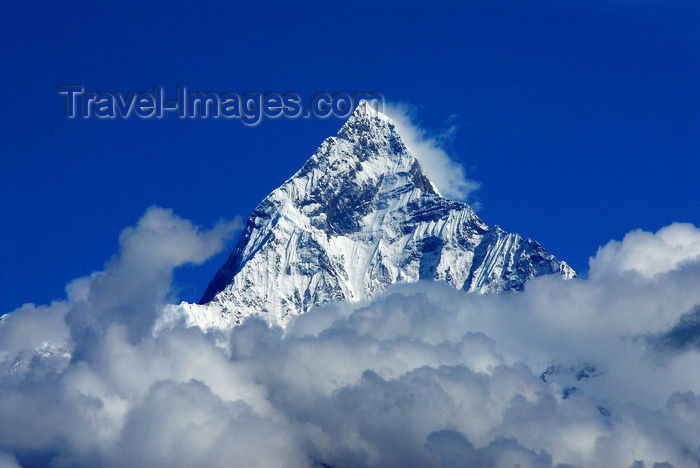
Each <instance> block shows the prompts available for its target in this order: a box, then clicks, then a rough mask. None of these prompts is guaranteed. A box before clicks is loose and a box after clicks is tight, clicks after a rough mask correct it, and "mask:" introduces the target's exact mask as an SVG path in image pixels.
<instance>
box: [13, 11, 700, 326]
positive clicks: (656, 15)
mask: <svg viewBox="0 0 700 468" xmlns="http://www.w3.org/2000/svg"><path fill="white" fill-rule="evenodd" d="M698 25H700V3H698V2H695V1H686V2H683V1H678V2H668V1H661V0H659V1H644V2H632V1H614V0H610V1H590V0H586V1H570V2H560V1H554V0H552V1H535V2H520V1H506V2H500V1H494V2H481V1H478V2H477V1H467V2H430V3H428V2H410V1H409V2H353V3H350V2H328V1H327V2H306V3H301V4H295V3H290V2H252V1H251V2H228V1H227V2H164V1H163V2H141V1H138V2H137V1H133V2H132V1H122V2H86V1H70V2H58V1H42V2H37V1H20V2H17V1H4V2H3V3H2V5H0V53H1V54H2V56H1V58H2V62H1V63H2V67H0V82H1V84H2V88H3V89H2V93H0V109H2V113H1V114H0V120H1V127H0V154H1V155H2V166H1V168H0V186H1V188H0V190H1V191H2V192H1V193H2V205H1V208H0V209H1V212H0V215H1V219H0V223H1V224H0V225H1V235H2V237H1V239H0V240H1V245H0V249H1V250H0V253H1V256H2V257H1V261H2V263H1V264H0V268H1V270H0V275H1V276H0V282H1V284H2V286H1V288H0V290H1V293H2V296H1V297H0V305H2V311H0V312H7V311H10V310H12V309H14V308H15V307H18V306H19V305H21V304H22V303H24V302H36V303H46V302H48V301H50V300H51V299H55V298H61V297H63V288H64V286H65V284H66V282H67V281H69V280H71V279H73V278H76V277H79V276H82V275H85V274H89V273H90V272H92V271H94V270H97V269H100V268H101V267H102V265H103V263H104V262H105V261H106V260H108V259H109V257H110V255H112V254H113V253H115V252H116V251H117V246H118V243H117V240H118V234H119V232H120V231H121V230H122V229H123V228H124V227H126V226H128V225H132V224H134V223H135V222H136V220H137V219H138V218H139V217H140V215H141V214H143V212H144V211H145V210H146V208H147V207H148V206H150V205H154V204H156V205H159V206H163V207H168V208H172V209H173V210H174V211H175V212H176V213H178V214H179V215H181V216H183V217H186V218H189V219H191V220H193V221H194V222H195V223H197V224H201V225H203V226H207V227H208V226H211V225H212V224H213V223H214V222H215V221H216V220H217V219H219V218H221V217H223V218H226V219H231V218H233V217H234V216H235V215H242V216H244V217H247V216H248V214H249V213H250V212H251V210H252V209H253V208H254V207H255V206H256V204H257V203H258V202H260V201H261V200H262V198H263V197H265V196H266V195H267V194H268V193H269V192H270V191H272V190H273V189H275V188H276V187H277V186H279V185H280V184H281V183H282V182H283V181H284V180H285V179H287V178H288V177H289V176H291V175H292V174H293V173H294V172H295V171H296V170H297V169H298V168H300V167H301V166H302V165H303V163H304V162H305V161H306V159H307V158H308V157H309V156H310V155H311V154H312V153H313V151H314V150H315V149H316V147H317V146H318V145H319V144H320V143H321V142H322V141H323V139H324V138H326V137H328V136H330V135H332V134H334V133H335V132H336V131H337V130H338V129H339V128H340V126H341V125H342V121H341V120H339V119H335V118H329V119H313V118H312V119H297V120H291V119H276V120H264V121H263V122H262V123H261V124H260V125H258V126H256V127H247V126H244V125H243V124H242V123H241V122H239V121H235V120H233V121H232V120H212V119H208V120H205V119H196V120H180V119H177V118H176V117H175V116H173V115H171V116H166V117H165V118H163V119H160V120H159V119H149V120H143V119H137V118H130V119H126V120H120V119H116V120H98V119H73V120H70V119H67V118H66V117H65V115H64V106H65V101H64V98H63V97H62V96H60V95H59V94H58V93H57V91H56V87H57V86H58V85H59V84H80V85H83V86H85V87H86V89H88V90H91V91H115V92H121V93H128V92H130V91H146V90H150V89H152V88H153V86H154V85H158V84H160V85H163V86H164V87H165V89H166V93H171V94H172V93H174V92H175V89H176V87H177V85H181V84H182V85H186V86H187V87H188V88H189V89H192V90H198V91H215V92H224V91H235V92H238V93H244V92H246V91H276V92H285V91H294V92H297V93H299V94H301V95H302V96H307V97H309V98H310V97H311V96H312V95H313V94H315V93H316V92H319V91H330V92H337V91H345V92H354V91H377V92H380V93H382V94H383V95H384V96H385V97H386V98H387V99H388V100H390V101H392V102H406V103H410V104H412V105H414V106H416V108H417V116H418V118H419V120H420V123H421V125H422V126H423V127H424V128H426V129H428V130H429V131H433V132H435V133H436V134H438V133H440V132H444V131H445V130H446V129H447V128H449V127H450V126H451V125H457V128H456V131H455V132H454V134H453V135H452V137H451V138H450V139H449V140H447V141H445V142H444V144H445V147H446V149H447V150H448V152H449V153H450V154H451V155H452V156H453V157H454V158H455V159H457V160H458V161H459V162H461V163H462V164H463V165H464V167H465V168H466V169H467V170H468V174H469V176H470V178H472V179H475V180H478V181H480V182H481V184H482V188H481V189H480V190H479V191H478V192H476V193H475V194H474V196H473V198H472V200H473V201H476V202H479V204H480V205H481V206H482V208H481V209H480V211H479V214H480V216H481V217H482V219H483V220H484V221H485V222H486V223H488V224H490V225H493V224H498V225H500V226H501V227H503V228H504V229H506V230H509V231H515V232H518V233H520V234H522V235H523V236H525V237H531V238H533V239H536V240H538V241H539V242H540V243H542V245H544V246H545V248H547V249H548V250H550V251H551V252H552V253H554V254H555V255H557V256H558V257H559V258H561V259H563V260H566V261H567V262H568V263H570V264H571V265H572V266H573V267H574V268H576V269H577V270H580V271H583V270H586V269H587V261H588V257H589V256H590V255H593V254H595V251H596V248H597V247H598V246H599V245H601V244H604V243H606V242H607V241H609V240H610V239H620V238H621V237H622V236H623V235H624V234H625V233H626V232H628V231H630V230H632V229H635V228H643V229H647V230H656V229H658V228H660V227H662V226H664V225H667V224H669V223H671V222H674V221H683V222H692V223H694V224H696V225H700V209H698V208H699V203H698V202H699V201H700V189H699V184H698V180H699V179H700V178H699V175H700V162H699V160H700V110H699V109H700V28H699V26H698ZM231 247H233V244H232V245H231V246H229V248H231ZM226 254H227V253H223V254H221V255H219V256H217V257H216V258H214V259H212V260H210V261H209V262H207V263H206V264H204V265H203V266H201V267H197V268H191V269H189V270H186V271H183V272H182V274H181V276H179V277H178V284H179V286H180V287H181V296H182V298H183V299H187V300H196V299H198V297H199V296H200V295H201V293H202V292H203V291H204V289H205V288H206V285H207V282H208V281H209V280H210V279H211V277H212V276H213V274H214V272H215V271H216V270H217V269H218V267H219V266H220V264H221V263H223V261H224V259H225V257H226Z"/></svg>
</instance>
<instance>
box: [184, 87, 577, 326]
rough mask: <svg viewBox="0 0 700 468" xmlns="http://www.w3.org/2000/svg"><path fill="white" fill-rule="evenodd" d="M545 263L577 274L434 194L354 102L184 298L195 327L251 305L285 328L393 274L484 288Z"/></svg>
mask: <svg viewBox="0 0 700 468" xmlns="http://www.w3.org/2000/svg"><path fill="white" fill-rule="evenodd" d="M551 273H558V274H560V275H562V276H563V277H565V278H570V277H573V276H575V273H574V271H573V270H571V268H569V267H568V266H567V265H566V264H565V263H564V262H559V261H558V260H557V259H556V258H554V256H552V255H551V254H549V253H548V252H546V251H545V250H544V249H543V248H542V247H541V246H540V245H539V244H538V243H537V242H534V241H532V240H530V239H523V238H522V237H521V236H519V235H517V234H509V233H506V232H505V231H503V230H501V229H500V228H495V229H490V228H489V227H488V226H487V225H486V224H484V223H483V222H482V221H481V220H480V219H479V218H478V217H477V215H476V214H475V213H474V211H473V210H472V209H471V208H470V207H469V206H468V205H467V204H465V203H460V202H456V201H451V200H448V199H445V198H443V197H442V196H440V194H439V193H437V191H436V190H435V188H434V186H433V184H432V183H431V182H430V180H429V179H428V178H427V177H426V176H425V175H424V174H423V172H422V170H421V168H420V164H419V163H418V161H417V159H416V157H415V156H414V155H413V154H412V153H411V152H410V151H409V150H408V149H407V148H406V146H405V145H404V143H403V141H402V139H401V137H400V136H399V134H398V132H397V131H396V129H395V127H394V124H393V123H392V122H391V119H389V117H387V116H386V115H384V114H382V113H381V112H377V111H376V110H375V109H373V108H372V107H371V106H370V105H369V103H367V102H366V101H362V102H360V104H359V105H358V106H357V108H356V109H355V111H354V112H353V114H352V115H351V117H350V118H349V119H348V121H347V122H346V123H345V124H344V125H343V127H342V128H341V129H340V131H339V132H338V134H337V135H336V136H334V137H330V138H328V139H326V140H325V141H324V142H323V143H322V144H321V146H320V147H319V148H318V149H317V150H316V152H315V153H314V155H313V156H311V158H310V159H309V160H308V161H307V162H306V164H304V166H303V167H302V168H301V169H300V170H299V171H298V172H297V173H296V174H295V175H294V176H293V177H291V178H290V179H288V180H287V181H286V182H285V183H284V184H283V185H282V186H280V187H279V188H278V189H276V190H275V191H273V192H272V193H271V194H270V195H269V196H267V197H266V198H265V200H263V201H262V203H260V205H259V206H258V207H257V208H256V209H255V211H253V213H252V214H251V216H250V218H249V219H248V223H247V225H246V228H245V230H244V232H243V234H242V236H241V239H240V241H239V242H238V245H237V246H236V248H235V249H234V251H233V252H232V253H231V255H230V257H229V259H228V260H227V262H226V263H225V264H224V265H223V266H222V267H221V269H220V270H219V272H218V273H217V274H216V276H215V277H214V279H213V280H212V282H211V283H210V284H209V287H208V288H207V290H206V292H205V294H204V296H203V297H202V300H201V301H200V304H201V305H195V304H186V303H183V305H182V308H183V310H184V311H185V312H186V314H187V316H188V317H189V318H190V320H192V321H193V323H196V324H198V325H200V326H202V327H203V328H207V327H209V326H219V327H220V326H222V324H223V325H226V324H228V326H232V325H234V324H236V323H239V322H240V321H241V320H242V319H243V318H245V317H246V316H249V315H258V316H262V317H263V318H264V319H265V320H267V321H268V322H269V323H271V324H275V325H282V326H284V325H285V324H286V323H287V322H288V321H289V320H290V319H291V318H292V317H293V316H295V315H298V314H301V313H304V312H307V311H308V310H309V309H311V308H313V307H316V306H320V305H323V304H326V303H329V302H334V301H342V300H346V301H359V300H363V299H366V298H369V297H371V296H373V295H375V294H377V293H379V292H381V291H384V290H385V289H386V288H388V287H389V286H390V285H391V284H393V283H405V282H413V281H417V280H426V279H427V280H438V281H445V282H447V283H449V284H451V285H453V286H454V287H456V288H459V289H463V290H465V291H475V292H481V293H487V292H502V291H507V290H520V289H522V288H523V287H524V283H525V282H526V281H527V280H528V279H530V278H532V277H534V276H538V275H541V274H551Z"/></svg>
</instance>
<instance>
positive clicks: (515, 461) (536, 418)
mask: <svg viewBox="0 0 700 468" xmlns="http://www.w3.org/2000/svg"><path fill="white" fill-rule="evenodd" d="M237 227H238V225H237V223H220V224H219V225H217V226H216V227H214V228H213V229H212V230H202V229H199V228H197V227H195V226H193V225H192V224H191V223H190V222H189V221H186V220H183V219H181V218H179V217H177V216H176V215H174V214H173V213H172V212H170V211H168V210H163V209H160V208H151V209H149V210H148V211H147V212H146V214H145V215H144V216H143V218H142V219H141V220H140V221H139V222H138V223H137V225H136V226H134V227H131V228H127V229H126V230H125V231H124V232H123V233H122V235H121V237H120V244H121V249H120V253H119V255H118V256H115V257H114V258H112V259H111V260H110V261H109V262H108V263H107V264H106V266H105V269H104V270H103V271H101V272H97V273H93V274H92V275H90V276H88V277H85V278H81V279H78V280H75V281H73V282H71V283H70V284H69V286H68V287H67V291H68V294H67V298H66V299H65V300H61V301H56V302H53V303H52V304H49V305H46V306H35V305H32V304H28V305H25V306H23V307H21V308H19V309H17V310H15V311H13V312H11V313H10V314H7V315H5V316H4V317H3V318H2V321H1V322H0V466H18V465H19V464H21V466H107V467H109V466H175V467H177V466H182V467H190V466H198V467H201V466H204V467H208V466H212V467H216V466H260V467H274V466H279V467H314V466H315V467H324V466H325V467H327V466H331V467H363V466H365V467H405V466H412V467H435V466H437V467H453V466H467V467H509V468H510V467H513V466H517V465H519V466H520V467H523V468H524V467H554V466H557V467H559V468H563V467H565V466H585V467H610V466H620V467H632V466H633V467H635V468H640V467H648V468H651V467H657V468H661V467H665V466H669V465H667V464H666V463H668V464H671V465H672V466H676V467H687V466H697V464H698V460H700V444H699V443H698V440H700V374H699V373H698V372H697V369H698V368H700V350H699V349H698V346H697V336H698V333H697V329H698V326H697V323H698V319H697V316H698V307H700V288H698V285H700V259H699V258H698V255H697V251H696V250H695V248H694V247H692V246H693V245H695V240H696V239H697V238H698V236H700V230H699V229H697V228H695V227H693V226H691V225H679V224H674V225H671V226H669V227H667V228H664V229H662V230H661V231H659V232H657V233H644V232H642V231H634V232H632V233H629V234H628V235H627V236H625V238H624V239H623V240H622V241H621V242H618V241H611V242H610V243H608V244H607V245H606V246H604V247H602V248H601V249H600V250H599V251H598V253H597V254H596V256H595V257H594V258H592V259H591V271H590V275H589V279H586V280H570V281H562V280H560V279H559V278H554V277H541V278H537V279H535V280H533V281H531V282H529V283H528V284H527V286H526V289H525V291H524V292H523V293H513V294H502V295H489V296H480V295H474V294H466V293H463V292H460V291H456V290H454V289H452V288H450V287H449V286H447V285H445V284H441V283H433V282H422V283H417V284H412V285H397V286H394V287H392V288H390V289H389V290H388V291H387V292H386V293H385V294H382V295H381V296H378V297H376V298H375V299H373V300H371V301H368V302H366V303H361V304H333V305H329V306H327V307H324V308H319V309H316V310H313V311H311V312H310V313H308V314H306V315H304V316H300V317H298V318H296V319H295V320H293V321H292V322H291V323H290V325H289V326H288V328H287V329H286V330H281V329H278V328H269V327H268V326H267V325H265V323H263V322H262V321H260V320H256V319H250V320H248V321H246V322H245V323H244V324H243V325H242V326H239V327H237V328H235V329H233V330H232V331H231V332H230V333H229V334H223V333H219V334H216V333H203V332H202V331H200V330H199V329H197V328H186V327H185V326H184V325H183V324H182V323H179V322H178V321H177V320H176V321H170V322H169V326H168V327H161V328H160V329H159V331H158V332H157V333H153V332H152V330H153V325H154V323H155V321H156V320H157V318H158V317H159V316H160V314H162V313H163V312H164V311H165V310H166V309H167V310H168V311H170V312H172V307H173V306H172V305H171V303H174V302H175V298H174V295H173V292H172V286H171V284H170V281H171V278H172V271H173V269H174V268H177V267H179V266H181V265H183V264H187V263H197V262H202V261H203V260H204V259H205V258H206V257H207V256H209V255H212V254H214V253H215V252H216V251H218V250H220V249H221V248H222V247H223V245H224V243H225V240H226V239H227V238H229V237H230V236H231V234H232V232H233V231H234V230H235V229H236V228H237ZM640 239H642V241H640ZM679 246H680V247H679ZM660 248H661V249H669V251H672V252H674V256H673V258H672V260H669V258H668V256H667V255H663V256H661V257H659V255H658V249H660ZM624 259H635V260H634V262H633V263H630V264H629V265H633V268H632V267H629V265H627V264H624V262H623V260H624ZM630 261H631V260H630ZM623 264H624V265H625V266H621V265H623ZM688 337H690V338H688Z"/></svg>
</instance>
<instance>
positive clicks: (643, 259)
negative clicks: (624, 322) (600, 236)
mask: <svg viewBox="0 0 700 468" xmlns="http://www.w3.org/2000/svg"><path fill="white" fill-rule="evenodd" d="M698 259H700V231H698V230H697V229H695V227H694V226H693V225H692V224H689V223H673V224H671V225H670V226H666V227H663V228H661V229H659V231H658V232H656V234H654V233H651V232H647V231H642V230H641V229H637V230H636V231H632V232H630V233H628V234H627V235H626V236H625V238H624V239H623V240H622V242H618V241H610V242H608V244H606V245H605V246H604V247H601V248H599V249H598V253H597V254H596V256H595V258H593V259H591V272H590V273H591V274H592V275H603V274H606V273H614V274H621V273H627V272H635V273H637V274H640V275H642V276H645V277H647V278H650V277H652V276H654V275H656V274H658V273H665V272H667V271H670V270H673V269H675V268H677V267H678V266H679V265H680V264H682V263H683V262H695V261H697V260H698Z"/></svg>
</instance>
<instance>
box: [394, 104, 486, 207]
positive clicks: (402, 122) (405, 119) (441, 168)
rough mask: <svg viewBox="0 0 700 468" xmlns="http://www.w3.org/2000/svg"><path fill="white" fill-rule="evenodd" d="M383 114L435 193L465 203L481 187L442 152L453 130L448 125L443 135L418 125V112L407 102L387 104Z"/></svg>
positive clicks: (452, 126) (452, 127) (445, 152)
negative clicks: (413, 156) (444, 143)
mask: <svg viewBox="0 0 700 468" xmlns="http://www.w3.org/2000/svg"><path fill="white" fill-rule="evenodd" d="M384 112H385V113H386V114H387V115H388V116H389V117H390V118H391V120H392V121H393V122H394V125H396V130H397V131H398V132H399V134H400V135H401V138H402V139H403V142H404V144H405V145H406V147H408V149H409V150H411V152H412V153H413V154H414V155H415V156H416V158H418V162H419V163H420V165H421V168H422V169H423V171H424V172H425V174H426V175H427V176H428V178H429V179H430V180H431V181H432V182H433V183H434V184H435V185H436V186H437V189H438V191H439V192H440V193H441V194H442V195H443V196H445V197H447V198H451V199H454V200H461V201H468V200H469V196H470V195H471V194H472V193H473V192H474V191H475V190H477V189H478V188H479V186H480V185H481V184H480V183H479V182H477V181H474V180H471V179H469V178H467V175H466V173H465V170H464V167H462V165H461V164H460V163H458V162H457V161H456V160H455V158H452V157H451V156H450V155H449V154H448V153H447V151H445V149H444V148H443V144H442V141H441V140H443V139H444V138H449V137H450V135H451V134H453V133H454V131H455V130H456V127H455V126H454V125H451V126H450V127H449V128H448V129H447V131H444V132H442V133H435V132H431V131H430V130H428V129H426V128H425V127H422V126H421V125H419V124H418V123H417V109H416V108H415V107H414V106H412V105H410V104H406V103H386V104H385V105H384Z"/></svg>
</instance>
